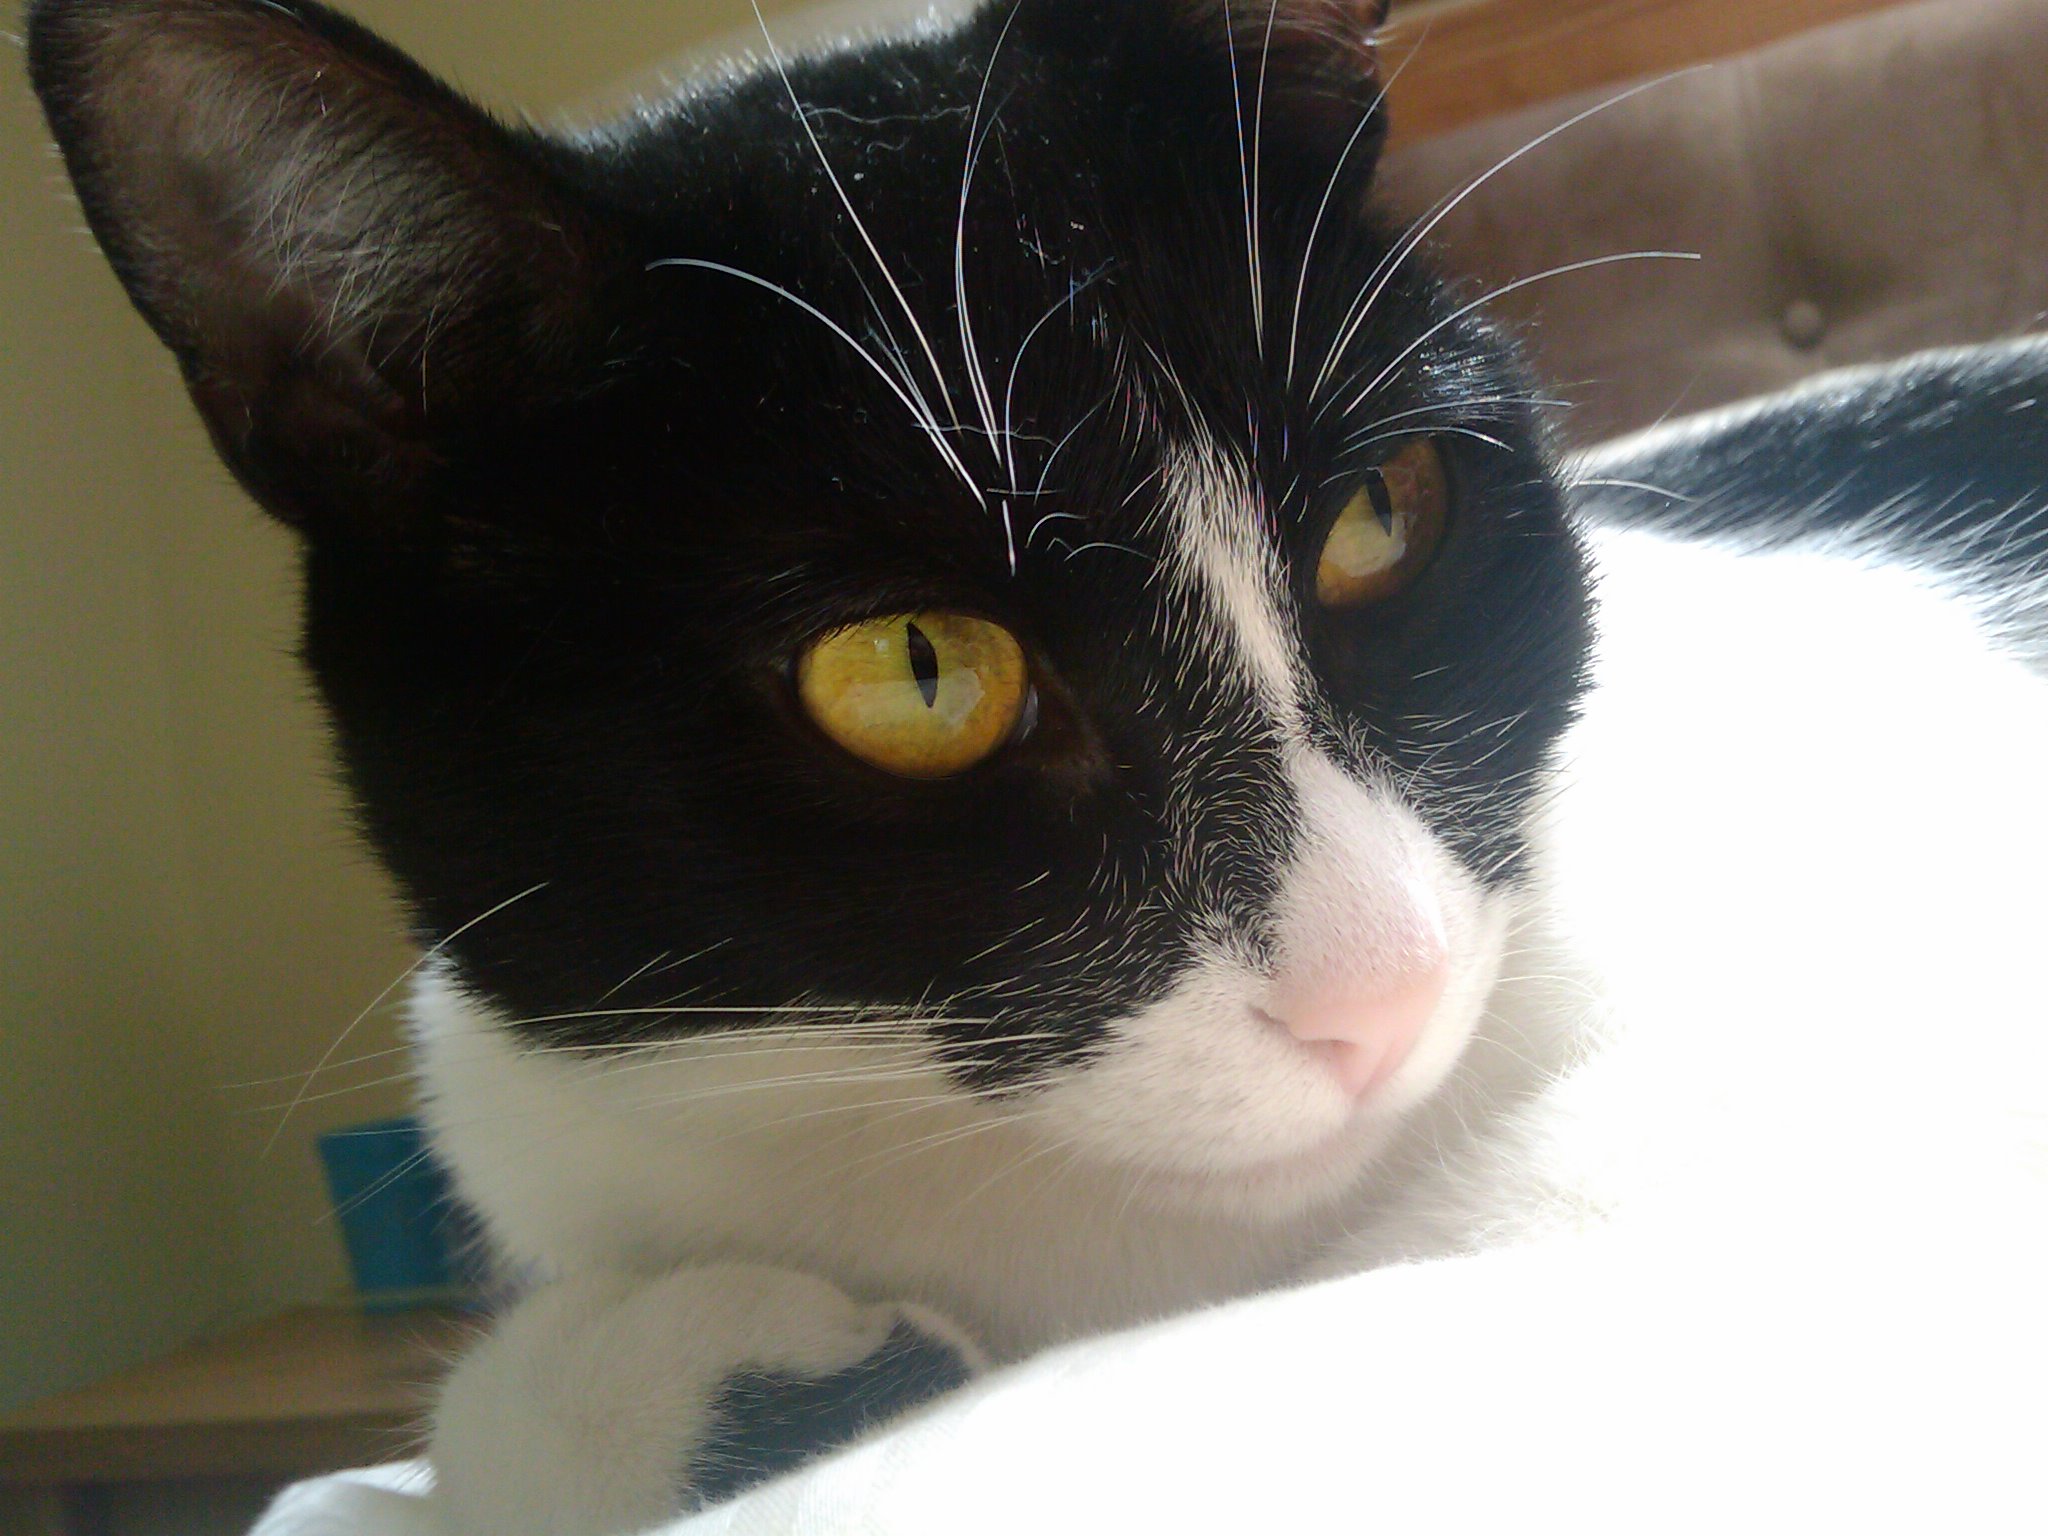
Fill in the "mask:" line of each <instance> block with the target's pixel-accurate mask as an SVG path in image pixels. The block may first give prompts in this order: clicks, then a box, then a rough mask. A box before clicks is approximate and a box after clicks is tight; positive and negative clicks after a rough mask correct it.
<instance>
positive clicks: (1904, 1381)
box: [257, 1235, 2048, 1536]
mask: <svg viewBox="0 0 2048 1536" xmlns="http://www.w3.org/2000/svg"><path fill="white" fill-rule="evenodd" d="M2001 1246H2002V1244H2001V1243H2000V1242H1999V1241H1998V1239H1997V1238H1996V1236H1995V1235H1994V1236H1992V1237H1991V1238H1989V1239H1987V1244H1986V1248H1985V1250H1984V1251H1983V1252H1982V1253H1981V1254H1979V1255H1976V1256H1971V1257H1950V1256H1943V1257H1934V1256H1930V1255H1927V1254H1924V1253H1919V1254H1916V1253H1911V1252H1900V1253H1898V1254H1897V1255H1896V1260H1897V1264H1896V1267H1895V1270H1894V1272H1893V1273H1892V1274H1890V1275H1889V1276H1888V1277H1887V1278H1886V1280H1885V1282H1884V1283H1883V1284H1881V1285H1876V1286H1864V1287H1859V1286H1858V1284H1857V1276H1856V1274H1855V1273H1854V1270H1855V1269H1856V1267H1857V1266H1856V1264H1855V1263H1851V1262H1836V1261H1834V1260H1832V1259H1830V1258H1829V1257H1827V1256H1826V1255H1823V1254H1820V1253H1817V1252H1816V1253H1807V1254H1797V1255H1792V1256H1789V1257H1788V1256H1783V1255H1780V1256H1777V1257H1774V1258H1772V1259H1771V1260H1770V1261H1768V1262H1765V1261H1762V1260H1760V1261H1759V1262H1758V1263H1757V1264H1756V1265H1755V1266H1754V1268H1752V1269H1750V1270H1748V1271H1746V1278H1741V1279H1738V1280H1737V1281H1736V1282H1735V1283H1733V1284H1732V1285H1730V1286H1728V1287H1726V1288H1724V1289H1722V1290H1721V1291H1720V1293H1719V1294H1718V1295H1717V1297H1716V1301H1715V1304H1714V1306H1713V1309H1712V1311H1711V1312H1710V1313H1707V1314H1702V1313H1700V1312H1699V1311H1698V1310H1696V1309H1695V1310H1685V1309H1683V1308H1681V1307H1677V1306H1674V1305H1673V1304H1672V1301H1671V1298H1673V1297H1674V1296H1683V1295H1685V1294H1686V1291H1685V1287H1684V1285H1683V1280H1684V1272H1685V1271H1686V1269H1687V1268H1688V1267H1689V1264H1690V1260H1689V1258H1688V1255H1687V1254H1686V1252H1685V1250H1684V1248H1683V1246H1682V1245H1673V1246H1672V1247H1670V1248H1668V1249H1665V1250H1662V1251H1645V1250H1644V1249H1643V1248H1642V1247H1640V1246H1637V1245H1631V1246H1629V1247H1626V1248H1624V1247H1621V1246H1619V1245H1615V1244H1611V1243H1606V1242H1603V1241H1601V1240H1600V1239H1598V1238H1593V1239H1586V1238H1581V1239H1577V1240H1574V1241H1572V1242H1569V1243H1554V1244H1551V1245H1547V1246H1536V1247H1530V1248H1524V1249H1519V1250H1512V1251H1507V1252H1498V1253H1492V1254H1487V1255H1484V1256H1481V1257H1478V1258H1475V1259H1469V1260H1451V1261H1444V1262H1440V1263H1434V1264H1423V1265H1415V1266H1408V1267H1400V1268H1394V1269H1389V1270H1382V1271H1378V1272H1375V1273H1372V1274H1368V1275H1362V1276H1355V1277H1351V1278H1347V1279H1343V1280H1338V1281H1334V1282H1331V1283H1329V1284H1325V1285H1321V1286H1316V1287H1311V1288H1308V1289H1305V1290H1301V1291H1295V1292H1290V1293H1285V1294H1281V1295H1276V1296H1269V1297H1265V1298H1261V1299H1257V1300H1253V1301H1248V1302H1242V1303H1237V1304H1234V1305H1231V1306H1227V1307H1223V1308H1219V1309H1216V1310H1214V1311H1210V1312H1207V1313H1203V1314H1200V1315H1196V1316H1192V1317H1186V1318H1181V1319H1177V1320H1174V1321H1172V1322H1168V1323H1164V1324H1161V1325H1159V1326H1156V1327H1153V1328H1150V1329H1145V1330H1141V1331H1139V1332H1136V1333H1133V1334H1128V1335H1123V1336H1120V1337H1115V1338H1110V1339H1103V1340H1096V1341H1093V1342H1090V1343H1087V1344H1083V1345H1079V1346H1075V1347H1072V1348H1069V1349H1065V1350H1061V1351H1057V1352H1055V1353H1053V1354H1050V1355H1047V1356H1044V1357H1041V1358H1040V1359H1038V1360H1036V1361H1034V1362H1032V1363H1030V1364H1028V1365H1026V1366H1023V1367H1021V1368H1018V1369H1015V1370H1011V1371H1008V1372H1005V1373H1002V1374H1000V1375H998V1376H996V1377H994V1378H992V1379H990V1380H988V1381H985V1382H984V1383H982V1384H981V1385H979V1386H978V1387H976V1388H974V1389H973V1390H971V1391H969V1392H966V1393H963V1394H961V1395H960V1396H958V1397H955V1398H953V1399H951V1400H948V1401H946V1402H944V1403H941V1404H939V1405H937V1406H935V1407H934V1408H932V1409H930V1410H928V1411H926V1412H925V1413H923V1414H921V1415H919V1416H917V1417H916V1418H914V1419H912V1420H910V1421H907V1422H905V1423H902V1424H899V1425H897V1426H895V1427H893V1428H891V1429H890V1430H888V1431H886V1432H885V1433H883V1434H881V1435H878V1436H876V1437H875V1438H872V1439H870V1440H869V1441H868V1442H866V1443H865V1444H863V1445H860V1446H857V1447H855V1448H853V1449H852V1450H851V1451H848V1452H846V1453H844V1454H841V1455H839V1456H837V1457H834V1458H831V1459H829V1460H827V1461H825V1462H823V1463H820V1464H816V1465H814V1466H812V1467H810V1468H808V1469H806V1470H804V1471H802V1472H800V1473H798V1474H797V1475H795V1476H792V1477H790V1478H787V1479H785V1480H783V1481H781V1482H778V1483H774V1484H771V1485H768V1486H766V1487H763V1488H761V1489H758V1490H756V1491H755V1492H754V1493H753V1494H752V1495H750V1496H748V1497H746V1498H743V1499H741V1500H739V1501H738V1502H736V1503H734V1504H731V1505H728V1506H726V1507H724V1508H721V1509H717V1510H713V1511H711V1512H708V1513H706V1514H703V1515H700V1516H696V1517H694V1518H690V1519H685V1520H681V1521H678V1522H676V1523H674V1524H673V1525H671V1526H669V1527H666V1528H665V1533H666V1536H714V1533H716V1536H770V1533H777V1536H798V1533H801V1536H828V1533H829V1536H863V1533H875V1536H881V1533H888V1536H923V1533H931V1536H959V1533H961V1532H966V1531H972V1532H975V1533H977V1536H1001V1533H1004V1532H1010V1531H1016V1532H1025V1531H1030V1532H1035V1533H1042V1532H1064V1531H1074V1530H1102V1531H1118V1532H1136V1531H1259V1532H1265V1531H1274V1530H1285V1531H1288V1532H1290V1533H1295V1532H1310V1531H1337V1530H1361V1531H1363V1530H1368V1529H1372V1530H1382V1529H1399V1530H1408V1531H1413V1530H1480V1529H1488V1528H1494V1527H1492V1526H1490V1525H1482V1524H1481V1522H1482V1521H1485V1522H1494V1521H1502V1522H1506V1521H1512V1522H1514V1524H1513V1527H1512V1528H1521V1527H1522V1526H1524V1525H1526V1524H1527V1523H1528V1521H1529V1520H1530V1518H1531V1517H1532V1515H1537V1514H1538V1513H1539V1512H1540V1514H1541V1516H1542V1517H1543V1518H1545V1519H1547V1520H1555V1519H1560V1518H1564V1519H1569V1520H1570V1522H1571V1524H1572V1527H1573V1528H1574V1529H1575V1530H1577V1531H1580V1532H1584V1531H1590V1530H1613V1531H1631V1532H1634V1531H1640V1530H1646V1529H1649V1530H1658V1531H1675V1530H1688V1529H1703V1528H1709V1527H1713V1528H1718V1529H1723V1530H1757V1529H1771V1530H1829V1529H1836V1530H1840V1529H1915V1528H1917V1529H1925V1530H1969V1531H1973V1532H1983V1531H1994V1530H2010V1529H2018V1528H2020V1527H2021V1526H2022V1525H2023V1524H2024V1522H2025V1519H2026V1518H2028V1511H2030V1510H2031V1511H2033V1513H2034V1514H2035V1515H2038V1508H2039V1506H2038V1479H2037V1468H2038V1462H2039V1450H2040V1446H2041V1444H2042V1442H2043V1436H2044V1432H2048V1423H2044V1416H2043V1409H2042V1404H2041V1397H2040V1394H2039V1391H2038V1383H2039V1382H2040V1381H2041V1380H2042V1379H2043V1374H2044V1368H2048V1328H2044V1326H2043V1324H2042V1323H2041V1322H2040V1321H2039V1319H2040V1312H2039V1310H2038V1308H2035V1307H2032V1306H2030V1304H2029V1303H2028V1301H2027V1299H2026V1297H2025V1296H2024V1294H2023V1287H2024V1286H2025V1285H2026V1284H2027V1283H2028V1282H2027V1281H2026V1279H2025V1276H2026V1274H2027V1273H2028V1272H2029V1271H2032V1272H2033V1273H2034V1274H2035V1276H2036V1278H2038V1273H2039V1272H2038V1270H2037V1269H2035V1268H2034V1266H2033V1265H2032V1264H2030V1263H2028V1262H2025V1260H2026V1258H2027V1255H2024V1254H2016V1255H2001V1254H2000V1253H1999V1252H1998V1250H1999V1248H2000V1247H2001ZM2015 1257H2017V1258H2019V1259H2021V1260H2022V1262H2020V1263H2017V1264H2013V1263H2009V1262H2006V1260H2009V1259H2012V1258H2015ZM2035 1257H2038V1256H2037V1255H2036V1256H2035ZM1980 1261H1981V1262H1982V1271H1981V1272H1980V1273H1978V1274H1975V1275H1972V1276H1971V1277H1970V1278H1969V1280H1968V1282H1967V1285H1966V1286H1963V1287H1961V1288H1962V1289H1965V1290H1967V1291H1968V1292H1969V1293H1971V1294H1973V1295H1974V1296H1975V1297H1976V1298H1977V1299H1978V1300H1979V1301H1980V1302H1981V1305H1974V1306H1972V1307H1970V1308H1968V1309H1967V1310H1964V1311H1953V1310H1951V1311H1948V1312H1946V1313H1935V1312H1932V1311H1929V1310H1925V1309H1920V1310H1915V1309H1913V1308H1912V1307H1911V1301H1912V1299H1913V1298H1914V1297H1915V1296H1916V1294H1917V1295H1920V1296H1925V1297H1927V1298H1929V1299H1930V1300H1931V1299H1932V1298H1934V1297H1938V1296H1940V1295H1942V1294H1943V1293H1944V1292H1946V1291H1951V1290H1952V1289H1955V1288H1958V1282H1959V1275H1958V1273H1957V1272H1958V1270H1967V1269H1968V1268H1969V1267H1970V1266H1971V1265H1973V1264H1974V1263H1977V1262H1980ZM1902 1302H1904V1303H1905V1304H1906V1305H1905V1306H1904V1307H1902ZM2030 1314H2031V1316H2032V1318H2033V1319H2034V1321H2032V1322H2030V1323H2028V1324H2026V1325H2024V1326H2023V1327H2022V1328H2021V1329H2020V1330H2018V1331H2015V1330H2014V1328H2013V1325H2012V1320H2013V1319H2017V1318H2028V1317H2029V1316H2030ZM400 1470H401V1471H407V1470H409V1469H400ZM411 1475H412V1476H414V1477H415V1478H416V1476H417V1474H416V1472H412V1473H411ZM403 1486H406V1485H405V1483H404V1482H403V1481H402V1480H401V1479H399V1478H395V1477H393V1476H392V1475H391V1474H387V1475H386V1476H385V1478H384V1479H383V1480H382V1481H380V1482H376V1483H373V1482H372V1481H371V1480H370V1479H369V1478H367V1477H365V1476H352V1477H349V1478H341V1479H332V1480H328V1481H326V1482H321V1483H313V1484H307V1485H303V1486H301V1487H299V1488H297V1489H294V1490H292V1491H291V1492H290V1493H288V1494H287V1495H285V1497H284V1498H283V1499H282V1500H280V1502H279V1504H278V1505H277V1507H276V1508H275V1509H274V1510H273V1511H272V1512H271V1514H270V1515H269V1516H268V1517H267V1518H266V1519H265V1521H264V1522H263V1523H262V1524H261V1525H260V1526H259V1527H258V1531H257V1536H439V1533H438V1532H437V1531H436V1528H435V1526H434V1523H433V1521H432V1518H431V1514H430V1504H429V1502H428V1501H426V1500H423V1499H421V1498H420V1497H419V1496H418V1494H417V1493H414V1494H411V1495H407V1494H405V1493H402V1492H396V1491H387V1490H394V1489H398V1488H400V1487H403ZM412 1486H414V1487H415V1488H416V1487H417V1486H418V1484H417V1483H416V1482H415V1483H413V1484H412ZM1500 1528H1510V1527H1505V1526H1503V1527H1500Z"/></svg>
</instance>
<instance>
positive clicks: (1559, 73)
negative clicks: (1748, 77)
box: [1385, 0, 1909, 139]
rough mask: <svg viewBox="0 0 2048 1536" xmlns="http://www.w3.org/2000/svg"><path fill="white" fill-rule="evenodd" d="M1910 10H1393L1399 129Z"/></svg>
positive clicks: (1637, 5) (1846, 4) (1639, 5)
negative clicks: (1836, 24)
mask: <svg viewBox="0 0 2048 1536" xmlns="http://www.w3.org/2000/svg"><path fill="white" fill-rule="evenodd" d="M1907 3H1909V0H1436V3H1434V4H1431V3H1414V0H1410V3H1408V4H1403V3H1402V0H1394V7H1393V16H1392V20H1391V24H1390V25H1389V27H1388V30H1387V34H1386V43H1385V58H1386V68H1387V70H1388V73H1389V75H1390V76H1391V75H1392V74H1393V72H1394V71H1396V70H1399V71H1400V75H1399V77H1398V79H1396V80H1395V81H1394V87H1393V107H1392V112H1393V127H1394V132H1395V134H1396V135H1397V136H1398V137H1400V138H1404V139H1415V138H1428V137H1430V136H1432V135H1435V134H1439V133H1446V132H1449V131H1450V130H1452V129H1454V128H1462V127H1464V126H1465V125H1466V124H1468V123H1473V122H1477V121H1479V120H1480V119H1482V118H1488V117H1495V116H1498V115H1499V114H1501V113H1504V112H1513V111H1515V110H1517V109H1518V108H1522V107H1529V106H1534V105H1536V104H1537V103H1539V102H1543V101H1549V100H1551V99H1553V98H1555V97H1560V96H1571V95H1576V94H1578V93H1579V92H1581V91H1590V90H1595V89H1598V88H1599V87H1601V86H1607V85H1614V84H1616V83H1618V82H1620V81H1624V80H1633V79H1637V78H1640V77H1643V76H1648V75H1655V74H1659V73H1662V72H1664V71H1667V70H1674V69H1682V68H1684V67H1686V66H1687V65H1692V64H1702V63H1706V62H1708V61H1710V60H1714V59H1722V58H1728V57H1731V56H1733V55H1735V54H1738V53H1747V52H1748V51H1750V50H1751V49H1754V48H1761V47H1763V46H1764V45H1765V44H1767V43H1772V42H1776V41H1778V40H1779V39H1780V38H1785V37H1790V36H1792V35H1793V34H1795V33H1799V32H1805V31H1809V30H1811V29H1812V28H1815V27H1822V26H1827V25H1829V24H1831V23H1834V22H1839V21H1847V20H1850V19H1852V18H1854V17H1857V16H1863V15H1868V14H1870V13H1872V12H1875V11H1882V10H1888V9H1890V8H1892V7H1894V6H1898V5H1902V4H1907Z"/></svg>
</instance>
